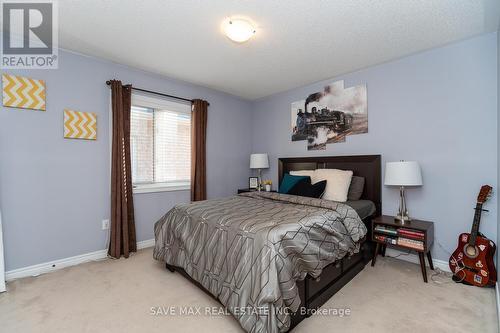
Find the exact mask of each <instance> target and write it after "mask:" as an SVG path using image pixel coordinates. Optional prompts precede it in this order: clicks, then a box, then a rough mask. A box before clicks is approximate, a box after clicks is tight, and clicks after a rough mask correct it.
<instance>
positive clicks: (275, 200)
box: [154, 155, 381, 332]
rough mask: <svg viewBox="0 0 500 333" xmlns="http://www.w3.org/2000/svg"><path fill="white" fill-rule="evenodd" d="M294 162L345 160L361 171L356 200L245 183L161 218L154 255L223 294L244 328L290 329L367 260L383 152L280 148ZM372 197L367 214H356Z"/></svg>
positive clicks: (340, 165) (333, 164)
mask: <svg viewBox="0 0 500 333" xmlns="http://www.w3.org/2000/svg"><path fill="white" fill-rule="evenodd" d="M278 162H279V175H278V176H279V179H282V176H283V175H284V174H285V173H288V172H290V171H295V170H308V169H310V170H314V169H321V168H327V169H344V170H352V171H353V172H354V175H357V176H362V177H364V178H365V187H364V190H363V194H362V197H361V199H362V200H361V201H359V202H357V203H354V204H351V206H356V205H358V207H351V206H350V205H347V204H341V203H336V202H333V201H328V200H321V199H312V198H305V197H298V196H292V195H286V194H279V193H259V192H253V193H244V194H240V195H238V196H235V197H231V198H223V199H214V200H207V201H203V202H198V203H192V204H183V205H178V206H176V207H174V208H173V209H172V210H171V211H169V212H168V213H167V214H166V215H165V216H164V217H163V218H162V219H160V221H158V222H157V223H156V224H155V238H156V244H155V250H154V257H155V259H157V260H161V261H165V262H166V268H167V269H168V270H170V271H172V272H175V271H177V272H179V273H181V274H182V275H184V276H185V277H187V278H188V279H189V280H190V281H192V282H193V283H195V284H196V285H197V286H198V287H200V288H201V289H202V290H204V291H205V292H207V293H209V294H210V295H211V296H213V297H214V298H216V299H217V300H218V301H219V302H220V303H222V304H223V305H224V306H225V307H226V308H228V310H229V312H231V313H232V314H233V316H235V317H236V319H238V320H239V322H240V324H241V326H242V327H243V329H244V330H246V331H247V332H284V331H287V330H291V329H293V327H295V326H296V325H297V324H298V323H300V321H302V320H304V319H305V318H306V317H308V316H310V314H311V312H310V311H309V310H311V309H316V308H318V307H320V306H321V305H323V304H324V303H325V302H326V301H327V300H328V299H329V298H330V297H331V296H332V295H334V294H335V293H336V292H337V291H338V290H340V288H342V287H343V286H344V285H345V284H346V283H347V282H349V281H350V280H351V279H352V278H353V277H354V276H356V274H358V273H359V272H360V271H361V270H362V269H363V267H364V266H365V265H366V263H368V262H369V260H370V258H371V256H372V251H373V245H372V244H371V242H370V241H367V239H371V236H370V235H369V231H370V228H369V223H370V221H371V218H372V217H373V216H377V215H380V207H381V200H380V199H381V196H380V186H381V182H380V173H381V170H380V156H379V155H363V156H342V157H304V158H280V159H279V161H278ZM370 205H371V206H372V209H370V212H373V213H372V214H371V215H370V216H363V219H360V217H359V215H358V213H357V212H360V213H361V215H366V214H363V209H364V211H365V212H366V211H367V209H368V208H367V207H368V206H370Z"/></svg>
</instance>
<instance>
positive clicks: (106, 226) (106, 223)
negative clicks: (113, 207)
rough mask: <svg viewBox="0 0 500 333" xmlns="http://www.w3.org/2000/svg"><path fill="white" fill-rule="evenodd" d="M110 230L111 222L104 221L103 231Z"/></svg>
mask: <svg viewBox="0 0 500 333" xmlns="http://www.w3.org/2000/svg"><path fill="white" fill-rule="evenodd" d="M108 229H109V220H108V219H106V220H102V230H108Z"/></svg>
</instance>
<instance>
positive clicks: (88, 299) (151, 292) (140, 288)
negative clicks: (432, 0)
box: [0, 249, 497, 333]
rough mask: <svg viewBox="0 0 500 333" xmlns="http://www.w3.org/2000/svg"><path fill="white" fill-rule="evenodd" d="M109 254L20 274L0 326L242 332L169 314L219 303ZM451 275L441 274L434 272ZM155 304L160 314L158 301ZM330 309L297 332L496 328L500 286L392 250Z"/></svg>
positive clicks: (3, 302) (155, 269)
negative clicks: (430, 276) (461, 281)
mask: <svg viewBox="0 0 500 333" xmlns="http://www.w3.org/2000/svg"><path fill="white" fill-rule="evenodd" d="M151 253H152V251H151V249H147V250H142V251H140V252H139V253H137V254H136V255H134V256H133V257H131V258H130V259H127V260H125V259H120V260H105V261H101V262H92V263H88V264H83V265H80V266H75V267H71V268H66V269H63V270H60V271H57V272H54V273H50V274H45V275H42V276H39V277H36V278H26V279H21V280H17V281H13V282H11V283H9V284H8V285H7V288H8V292H7V293H4V294H0V332H9V333H10V332H15V333H30V332H37V333H38V332H50V333H57V332H64V333H68V332H71V333H79V332H92V333H96V332H98V333H103V332H120V333H122V332H146V333H149V332H162V333H165V332H168V333H172V332H240V331H241V329H240V327H239V325H238V323H237V322H236V321H235V320H234V319H233V318H232V317H231V316H224V315H213V316H210V315H205V314H203V315H201V316H189V315H183V316H180V315H175V316H174V315H163V314H161V311H159V310H158V307H161V308H160V309H162V310H163V308H162V307H164V308H165V309H167V308H168V307H170V306H174V309H175V310H176V311H177V312H178V311H180V309H179V307H181V306H197V307H200V308H201V309H202V312H204V311H205V309H206V307H211V306H212V307H219V304H218V303H217V302H215V301H214V300H213V299H211V298H210V297H209V296H208V295H206V294H205V293H203V292H202V291H200V290H199V289H197V288H196V287H194V286H193V285H192V284H191V283H190V282H188V281H186V280H185V279H184V278H183V277H182V276H180V275H179V274H178V273H174V274H172V273H170V272H168V271H166V270H165V269H164V266H163V265H162V264H160V263H158V262H156V261H154V260H153V259H152V254H151ZM435 279H436V280H439V281H447V280H445V279H444V278H443V277H442V276H438V277H436V278H435ZM152 307H154V312H155V315H152V312H153V311H151V308H152ZM323 308H325V309H337V308H349V309H350V311H351V314H350V316H344V317H338V316H320V315H316V316H313V317H311V318H308V319H306V320H305V321H303V322H302V323H301V324H300V325H299V326H298V327H297V328H296V329H295V330H294V332H297V333H298V332H332V331H337V332H364V331H369V332H371V333H373V332H396V331H402V332H405V331H413V332H481V333H487V332H497V318H496V304H495V296H494V290H493V289H480V288H475V287H468V286H464V285H458V284H454V283H446V284H437V283H435V282H432V281H430V283H428V284H424V283H423V282H422V278H421V275H420V268H419V267H418V266H417V265H414V264H411V263H406V262H403V261H401V260H397V259H392V258H380V259H379V260H378V261H377V265H376V266H375V267H370V266H367V267H366V268H365V269H364V270H363V271H362V272H361V273H360V274H358V276H356V278H354V279H353V280H352V281H351V282H350V283H349V284H348V285H347V286H345V287H344V288H343V289H342V290H341V291H340V292H339V293H337V294H336V295H335V296H334V297H333V298H332V299H331V300H330V301H329V302H328V303H327V304H325V305H324V307H323Z"/></svg>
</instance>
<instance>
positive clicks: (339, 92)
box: [291, 81, 368, 150]
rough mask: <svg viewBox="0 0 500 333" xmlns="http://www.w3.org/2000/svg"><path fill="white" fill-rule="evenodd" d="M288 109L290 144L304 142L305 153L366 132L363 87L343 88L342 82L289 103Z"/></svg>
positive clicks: (366, 117)
mask: <svg viewBox="0 0 500 333" xmlns="http://www.w3.org/2000/svg"><path fill="white" fill-rule="evenodd" d="M291 109H292V110H291V112H292V114H291V115H292V141H302V140H305V141H307V149H308V150H319V149H326V145H327V144H328V143H336V142H344V141H345V137H346V136H347V135H354V134H361V133H367V132H368V111H367V109H368V108H367V94H366V85H359V86H355V87H349V88H344V81H337V82H334V83H332V84H330V85H328V86H326V87H325V88H324V91H323V92H319V93H314V94H311V95H309V96H308V97H307V98H306V99H305V100H302V101H298V102H294V103H292V106H291Z"/></svg>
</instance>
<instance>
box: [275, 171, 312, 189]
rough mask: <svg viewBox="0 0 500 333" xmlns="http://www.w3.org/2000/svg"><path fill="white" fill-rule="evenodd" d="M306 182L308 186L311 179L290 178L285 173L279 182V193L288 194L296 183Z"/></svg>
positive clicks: (303, 177) (306, 177)
mask: <svg viewBox="0 0 500 333" xmlns="http://www.w3.org/2000/svg"><path fill="white" fill-rule="evenodd" d="M302 181H307V182H308V183H309V184H310V183H311V177H309V176H292V175H290V174H288V173H285V175H284V176H283V180H282V181H281V185H280V189H279V193H284V194H286V193H288V191H290V190H291V189H292V188H293V187H294V186H295V185H297V183H299V182H302Z"/></svg>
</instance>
